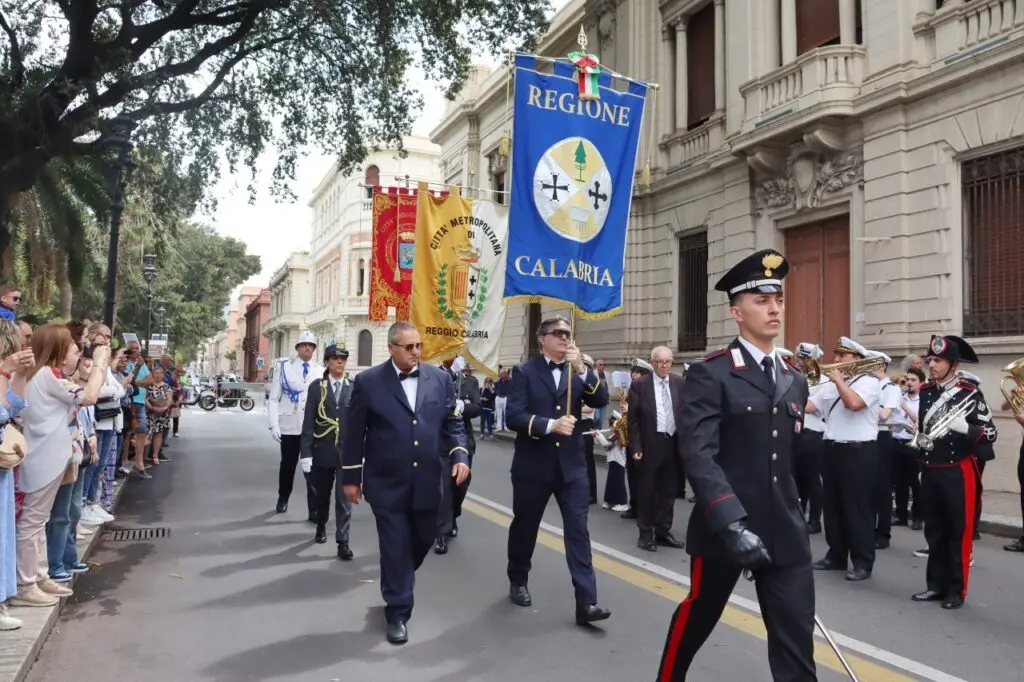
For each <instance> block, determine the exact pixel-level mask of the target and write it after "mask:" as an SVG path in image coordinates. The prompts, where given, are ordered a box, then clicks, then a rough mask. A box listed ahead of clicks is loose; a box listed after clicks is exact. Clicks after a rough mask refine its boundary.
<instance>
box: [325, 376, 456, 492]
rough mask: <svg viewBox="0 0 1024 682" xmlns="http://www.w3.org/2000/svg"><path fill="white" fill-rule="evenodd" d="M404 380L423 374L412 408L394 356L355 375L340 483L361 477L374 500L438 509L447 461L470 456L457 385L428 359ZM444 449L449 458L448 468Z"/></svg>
mask: <svg viewBox="0 0 1024 682" xmlns="http://www.w3.org/2000/svg"><path fill="white" fill-rule="evenodd" d="M405 381H416V382H418V384H417V389H416V407H415V409H413V408H412V407H410V406H409V401H408V399H407V398H406V396H405V391H404V390H403V389H402V382H401V381H400V380H399V378H398V372H397V371H396V370H395V366H394V364H393V363H392V362H391V360H387V361H386V362H384V363H383V364H380V365H377V366H376V367H371V368H370V369H367V370H363V371H362V372H360V373H359V374H357V375H356V378H355V380H354V381H353V382H352V393H351V395H350V397H349V407H348V413H347V414H346V415H345V416H346V424H347V426H348V428H347V429H346V430H345V432H344V433H343V434H342V438H343V442H342V450H341V476H342V483H343V484H344V485H359V484H360V483H361V484H362V485H363V494H364V495H365V496H366V501H367V502H369V503H370V506H371V507H381V508H383V509H390V510H393V511H410V510H425V509H436V508H437V506H438V505H439V504H440V503H441V476H442V475H451V469H450V463H460V464H467V465H468V464H469V451H468V450H467V448H466V432H465V430H464V427H463V424H462V419H460V418H458V417H456V416H455V386H453V385H452V380H451V377H450V376H448V373H447V372H445V371H444V370H442V369H438V368H437V367H432V366H431V365H426V364H423V363H420V366H419V377H410V378H407V379H405ZM439 453H447V454H448V456H449V457H450V458H451V459H450V460H448V462H447V463H446V464H447V465H449V466H448V467H447V468H448V471H447V472H445V471H442V466H441V463H442V458H441V457H438V454H439Z"/></svg>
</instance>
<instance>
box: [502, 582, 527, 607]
mask: <svg viewBox="0 0 1024 682" xmlns="http://www.w3.org/2000/svg"><path fill="white" fill-rule="evenodd" d="M508 598H509V601H511V602H512V603H513V604H515V605H516V606H533V598H532V597H531V596H530V591H529V590H528V589H526V585H509V588H508Z"/></svg>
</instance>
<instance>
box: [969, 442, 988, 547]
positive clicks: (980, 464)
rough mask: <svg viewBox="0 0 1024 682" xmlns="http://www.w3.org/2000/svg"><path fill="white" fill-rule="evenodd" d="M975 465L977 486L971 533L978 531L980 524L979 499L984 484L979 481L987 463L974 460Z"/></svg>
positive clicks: (983, 489) (983, 490)
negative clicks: (976, 467)
mask: <svg viewBox="0 0 1024 682" xmlns="http://www.w3.org/2000/svg"><path fill="white" fill-rule="evenodd" d="M975 463H976V464H977V466H978V485H977V493H976V497H975V505H974V530H973V531H972V532H973V533H976V532H977V531H978V526H979V525H980V524H981V498H982V493H983V492H985V486H984V484H982V481H981V479H982V477H983V476H984V475H985V465H986V464H988V462H982V461H980V460H976V461H975Z"/></svg>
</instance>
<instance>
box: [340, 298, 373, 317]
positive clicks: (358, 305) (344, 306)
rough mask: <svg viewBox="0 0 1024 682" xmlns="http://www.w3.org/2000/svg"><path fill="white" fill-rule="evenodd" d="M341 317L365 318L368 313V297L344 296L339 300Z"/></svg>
mask: <svg viewBox="0 0 1024 682" xmlns="http://www.w3.org/2000/svg"><path fill="white" fill-rule="evenodd" d="M339 307H340V308H341V313H342V314H343V315H362V316H364V317H365V316H366V315H367V314H368V313H369V311H370V297H369V296H346V297H344V298H342V299H341V301H340V306H339Z"/></svg>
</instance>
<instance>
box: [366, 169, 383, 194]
mask: <svg viewBox="0 0 1024 682" xmlns="http://www.w3.org/2000/svg"><path fill="white" fill-rule="evenodd" d="M363 184H365V185H366V198H367V199H372V198H373V187H374V185H379V184H380V169H379V168H377V167H376V166H367V167H366V177H365V179H364V180H363Z"/></svg>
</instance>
